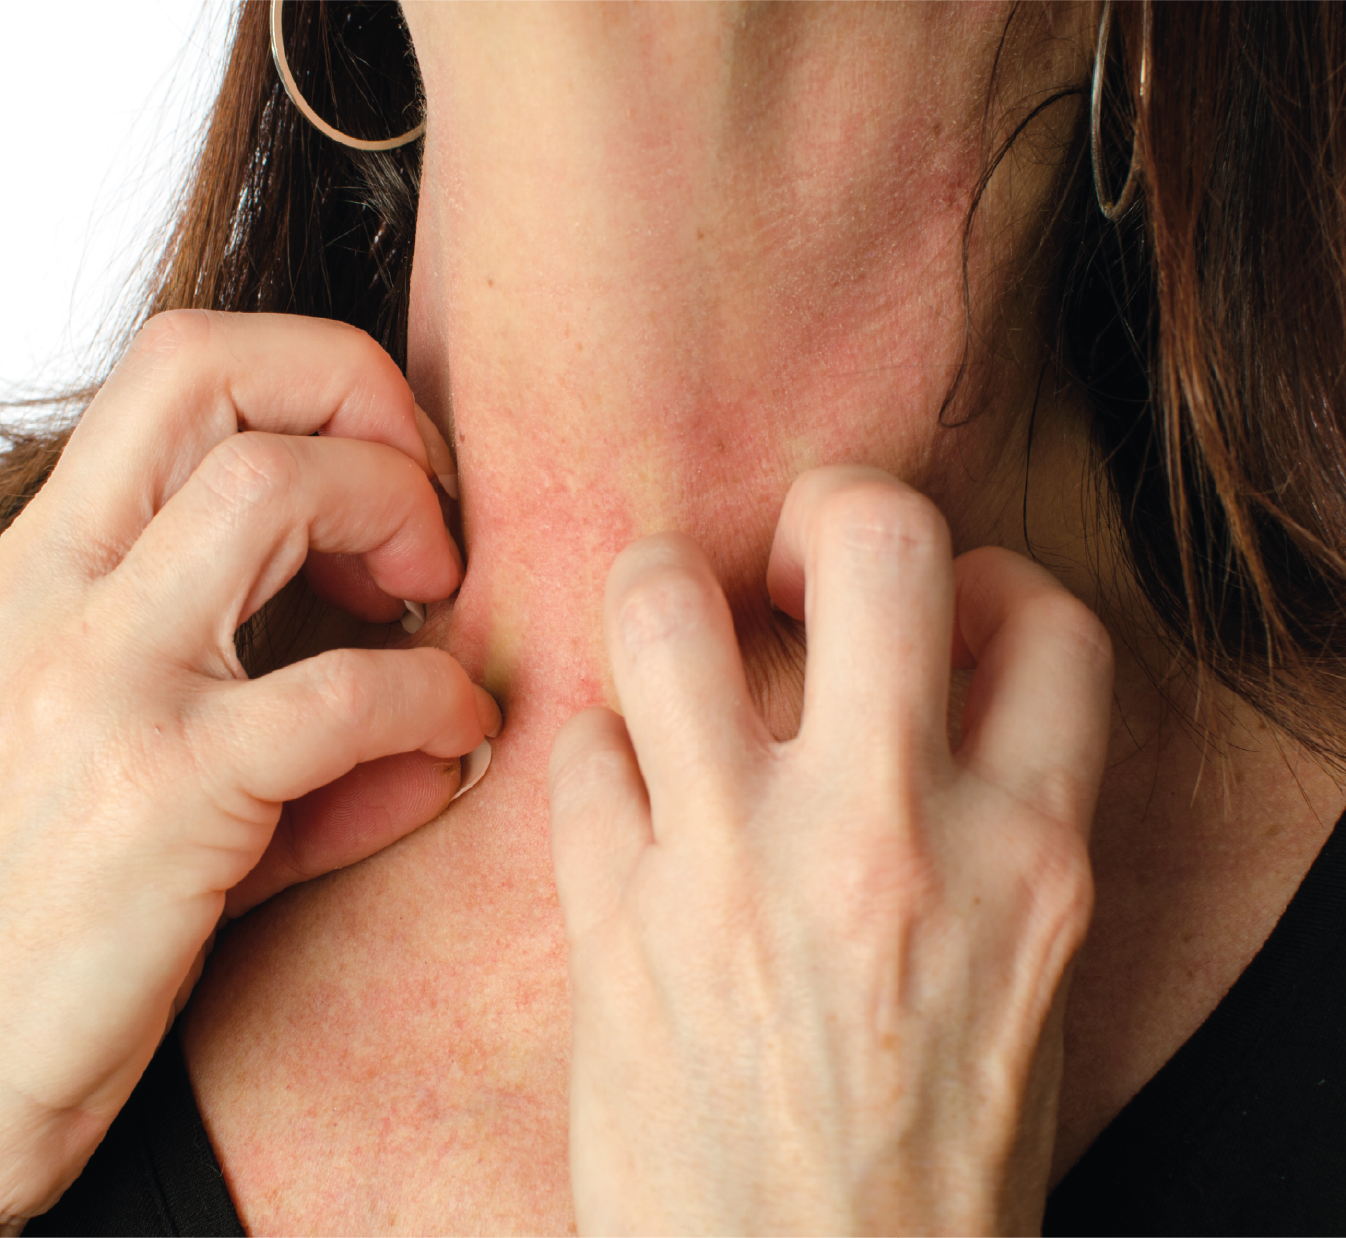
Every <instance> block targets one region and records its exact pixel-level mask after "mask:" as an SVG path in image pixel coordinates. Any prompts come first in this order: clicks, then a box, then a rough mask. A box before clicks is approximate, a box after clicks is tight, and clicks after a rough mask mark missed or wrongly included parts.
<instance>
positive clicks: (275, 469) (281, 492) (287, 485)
mask: <svg viewBox="0 0 1346 1238" xmlns="http://www.w3.org/2000/svg"><path fill="white" fill-rule="evenodd" d="M196 475H197V478H198V480H199V482H200V483H201V485H203V486H204V487H205V488H206V490H207V491H208V492H209V493H210V494H211V495H212V496H213V497H214V498H215V499H216V500H217V501H218V502H219V503H220V504H221V505H222V506H223V508H224V511H225V512H226V513H227V514H228V515H229V516H230V517H231V518H232V521H233V522H237V521H239V520H241V519H246V518H247V515H248V514H250V513H254V512H258V511H263V510H267V509H269V508H272V507H274V506H276V505H277V504H278V503H280V502H281V501H283V499H284V497H285V496H286V495H287V494H289V493H291V492H292V491H293V490H294V488H295V487H296V486H297V485H298V483H299V480H300V477H299V461H298V459H297V458H296V456H295V454H294V452H293V451H291V450H290V449H289V447H288V446H287V445H286V444H285V440H284V439H283V438H282V437H280V436H279V435H272V434H257V433H251V432H247V433H243V434H233V435H230V436H229V437H228V438H227V439H225V440H224V441H223V442H221V443H219V444H217V445H216V446H215V447H213V448H212V449H211V450H210V452H209V453H208V454H207V456H206V458H205V459H204V460H203V461H202V462H201V464H200V465H199V466H198V467H197V471H196Z"/></svg>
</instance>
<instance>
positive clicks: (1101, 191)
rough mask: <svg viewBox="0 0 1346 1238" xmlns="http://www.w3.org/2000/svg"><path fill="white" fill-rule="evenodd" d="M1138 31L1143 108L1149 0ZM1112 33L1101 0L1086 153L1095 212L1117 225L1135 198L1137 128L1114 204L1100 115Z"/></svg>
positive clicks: (1108, 4)
mask: <svg viewBox="0 0 1346 1238" xmlns="http://www.w3.org/2000/svg"><path fill="white" fill-rule="evenodd" d="M1141 29H1142V34H1141V39H1142V42H1143V44H1144V46H1142V47H1141V50H1140V89H1139V90H1138V91H1137V94H1138V96H1139V99H1140V106H1141V108H1142V109H1144V108H1145V107H1146V105H1147V104H1148V103H1149V101H1150V0H1144V17H1143V19H1142V27H1141ZM1111 33H1112V0H1103V16H1102V17H1101V18H1100V19H1099V23H1098V49H1097V51H1095V53H1094V89H1093V97H1092V99H1091V100H1090V102H1089V153H1090V155H1091V156H1092V160H1093V165H1094V193H1095V194H1096V195H1097V197H1098V209H1099V210H1100V211H1102V212H1103V218H1104V219H1106V220H1107V221H1108V222H1109V223H1116V222H1117V221H1118V220H1119V219H1121V217H1122V216H1123V215H1125V214H1126V209H1127V207H1129V206H1130V205H1131V200H1132V199H1133V198H1134V197H1135V196H1136V180H1137V176H1136V172H1137V167H1136V164H1137V158H1136V146H1137V143H1138V137H1137V126H1133V127H1132V133H1131V163H1130V165H1129V166H1128V167H1127V169H1126V183H1125V184H1123V185H1122V192H1121V193H1119V194H1118V195H1117V200H1116V201H1115V202H1113V201H1110V200H1109V198H1108V191H1107V188H1106V187H1105V186H1104V184H1103V133H1102V116H1103V70H1104V67H1105V66H1106V64H1107V60H1108V35H1109V34H1111Z"/></svg>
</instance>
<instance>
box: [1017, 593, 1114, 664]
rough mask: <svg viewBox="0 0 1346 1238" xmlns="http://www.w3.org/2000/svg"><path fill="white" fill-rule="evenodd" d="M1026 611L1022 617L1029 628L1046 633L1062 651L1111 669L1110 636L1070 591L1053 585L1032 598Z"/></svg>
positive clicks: (1099, 620) (1088, 662) (1091, 612)
mask: <svg viewBox="0 0 1346 1238" xmlns="http://www.w3.org/2000/svg"><path fill="white" fill-rule="evenodd" d="M1030 611H1031V613H1030V614H1029V615H1028V616H1026V618H1027V619H1028V622H1029V623H1030V624H1031V626H1032V628H1033V629H1034V630H1036V631H1038V632H1041V633H1043V634H1049V636H1050V639H1051V640H1053V641H1055V642H1058V643H1059V644H1060V645H1061V648H1062V652H1063V653H1064V654H1067V655H1073V656H1074V657H1076V658H1077V659H1078V660H1079V661H1081V662H1083V663H1084V664H1085V665H1086V666H1089V667H1092V668H1094V669H1096V670H1098V671H1100V672H1105V671H1108V670H1110V669H1111V667H1112V658H1113V654H1112V638H1111V637H1110V636H1109V635H1108V630H1107V628H1106V627H1104V626H1103V621H1102V620H1101V619H1099V617H1098V616H1097V615H1095V614H1094V612H1093V611H1092V610H1090V609H1089V607H1088V606H1086V605H1085V604H1084V603H1083V602H1081V601H1080V600H1079V598H1077V597H1075V595H1074V594H1072V593H1067V592H1066V590H1065V589H1063V588H1062V589H1053V590H1051V591H1050V592H1047V593H1043V594H1041V595H1040V596H1039V597H1037V598H1036V599H1034V601H1033V603H1032V604H1031V607H1030Z"/></svg>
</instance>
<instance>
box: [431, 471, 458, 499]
mask: <svg viewBox="0 0 1346 1238" xmlns="http://www.w3.org/2000/svg"><path fill="white" fill-rule="evenodd" d="M435 476H436V477H438V478H439V484H440V485H441V486H443V487H444V493H445V494H447V495H448V496H449V498H451V499H453V500H454V502H457V501H458V474H457V473H436V474H435Z"/></svg>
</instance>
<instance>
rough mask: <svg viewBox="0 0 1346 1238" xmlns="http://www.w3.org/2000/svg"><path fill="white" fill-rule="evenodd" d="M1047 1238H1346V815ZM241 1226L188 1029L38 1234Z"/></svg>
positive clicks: (1095, 1150) (1082, 1168) (1057, 1197)
mask: <svg viewBox="0 0 1346 1238" xmlns="http://www.w3.org/2000/svg"><path fill="white" fill-rule="evenodd" d="M1343 821H1346V818H1343ZM1044 1232H1045V1233H1047V1234H1343V1233H1346V825H1343V823H1342V822H1341V821H1339V822H1338V823H1337V826H1336V829H1335V830H1334V831H1333V832H1332V836H1331V838H1329V839H1328V841H1327V843H1326V845H1325V846H1324V847H1323V849H1322V852H1321V853H1320V854H1319V856H1318V858H1317V860H1315V861H1314V864H1313V867H1312V868H1311V869H1310V870H1309V872H1308V875H1307V876H1306V877H1305V878H1304V881H1303V884H1302V885H1301V886H1300V887H1299V891H1298V893H1297V894H1296V895H1295V897H1294V899H1293V900H1292V901H1291V903H1290V906H1289V907H1287V908H1286V910H1285V914H1284V915H1283V916H1282V917H1281V919H1280V922H1279V923H1278V924H1277V925H1276V927H1275V929H1274V930H1273V931H1272V934H1271V936H1270V937H1269V938H1267V941H1266V944H1265V945H1264V946H1263V947H1262V949H1261V951H1259V953H1258V955H1257V957H1256V958H1255V959H1253V961H1252V963H1251V964H1249V966H1248V969H1247V971H1245V972H1244V973H1243V975H1242V976H1240V977H1239V979H1238V982H1237V983H1236V984H1235V985H1234V987H1233V988H1232V989H1230V991H1229V993H1228V994H1227V995H1226V996H1225V999H1224V1000H1223V1001H1222V1002H1221V1003H1220V1004H1219V1005H1218V1006H1217V1007H1216V1008H1215V1010H1214V1011H1213V1012H1212V1013H1211V1015H1210V1017H1209V1018H1208V1019H1207V1020H1206V1021H1205V1023H1203V1024H1202V1025H1201V1027H1200V1028H1199V1029H1198V1030H1197V1032H1196V1034H1195V1035H1194V1036H1193V1037H1192V1038H1191V1039H1190V1040H1189V1041H1188V1042H1187V1043H1186V1044H1185V1045H1183V1047H1182V1048H1181V1049H1179V1050H1178V1052H1177V1053H1176V1054H1174V1056H1173V1058H1172V1059H1171V1060H1170V1061H1169V1062H1168V1063H1167V1064H1166V1065H1165V1066H1164V1067H1163V1069H1162V1070H1160V1071H1159V1073H1158V1074H1157V1075H1155V1077H1154V1078H1153V1079H1151V1080H1150V1082H1149V1083H1147V1084H1146V1085H1145V1087H1143V1088H1142V1089H1141V1090H1140V1092H1139V1093H1138V1094H1137V1095H1136V1096H1135V1098H1134V1099H1133V1100H1132V1101H1131V1103H1130V1104H1129V1105H1127V1106H1126V1108H1125V1109H1123V1110H1122V1112H1121V1113H1120V1114H1119V1115H1118V1116H1117V1118H1116V1119H1115V1120H1114V1121H1113V1123H1112V1125H1111V1126H1109V1127H1108V1128H1107V1129H1106V1130H1105V1131H1104V1132H1103V1133H1102V1134H1101V1135H1100V1136H1099V1137H1098V1139H1097V1140H1096V1141H1095V1142H1094V1144H1093V1146H1092V1147H1091V1148H1090V1149H1089V1151H1088V1152H1086V1153H1085V1154H1084V1156H1083V1158H1082V1159H1081V1160H1080V1162H1079V1164H1077V1165H1076V1166H1075V1168H1074V1169H1072V1170H1071V1171H1070V1173H1069V1174H1067V1175H1066V1177H1065V1179H1064V1180H1063V1181H1062V1182H1061V1184H1060V1185H1059V1186H1058V1187H1057V1188H1056V1190H1055V1191H1053V1192H1052V1195H1051V1198H1050V1199H1049V1200H1048V1201H1047V1218H1046V1224H1045V1226H1044ZM242 1233H243V1228H242V1226H241V1225H240V1224H239V1220H238V1215H237V1214H236V1213H235V1211H234V1206H233V1203H232V1202H231V1201H230V1198H229V1192H228V1191H227V1190H226V1188H225V1185H224V1177H223V1175H222V1174H221V1173H220V1167H219V1165H218V1163H217V1162H216V1160H215V1155H214V1153H213V1152H212V1151H211V1147H210V1142H209V1140H208V1139H207V1138H206V1132H205V1129H204V1127H203V1126H202V1125H201V1118H200V1115H199V1114H198V1112H197V1109H196V1103H195V1101H194V1099H193V1097H192V1090H191V1083H190V1082H189V1080H188V1078H187V1070H186V1066H185V1064H184V1063H183V1060H182V1050H181V1048H180V1047H179V1045H178V1040H177V1036H176V1035H172V1036H169V1037H168V1039H167V1040H166V1041H165V1042H164V1045H163V1046H162V1048H161V1049H160V1050H159V1053H158V1055H157V1056H156V1057H155V1059H154V1061H153V1062H152V1063H151V1064H150V1068H149V1069H148V1070H147V1071H146V1072H145V1077H144V1078H143V1079H142V1080H141V1082H140V1085H139V1086H138V1087H137V1088H136V1090H135V1092H134V1093H133V1094H132V1096H131V1099H130V1100H129V1101H128V1102H127V1105H126V1108H125V1109H124V1110H123V1111H122V1112H121V1114H120V1115H119V1116H118V1118H117V1120H116V1121H115V1122H114V1123H113V1124H112V1128H111V1129H110V1130H109V1131H108V1134H107V1138H106V1139H104V1140H103V1143H102V1145H101V1146H100V1147H99V1149H98V1151H97V1152H95V1153H94V1155H93V1158H92V1160H90V1162H89V1165H88V1167H87V1168H86V1169H85V1171H84V1173H83V1174H82V1175H81V1177H80V1178H79V1180H78V1181H77V1182H76V1183H75V1184H74V1186H72V1187H71V1188H70V1190H68V1191H67V1192H66V1193H65V1195H64V1196H63V1197H62V1199H61V1200H60V1202H59V1203H58V1204H57V1205H56V1207H55V1208H53V1209H52V1210H51V1211H50V1212H48V1213H47V1214H46V1215H45V1216H41V1217H37V1218H35V1219H34V1220H32V1221H30V1222H29V1224H28V1227H27V1228H26V1229H25V1230H24V1234H25V1236H27V1235H38V1234H242Z"/></svg>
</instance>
